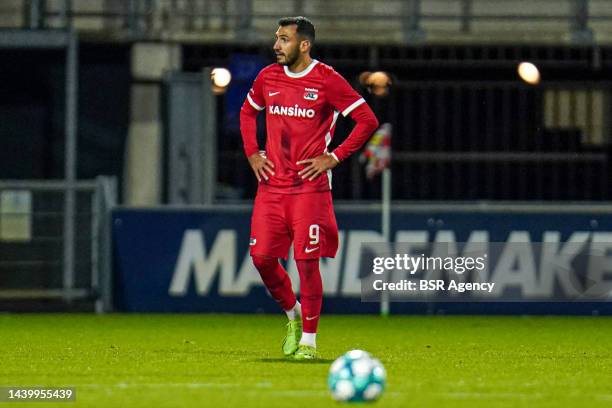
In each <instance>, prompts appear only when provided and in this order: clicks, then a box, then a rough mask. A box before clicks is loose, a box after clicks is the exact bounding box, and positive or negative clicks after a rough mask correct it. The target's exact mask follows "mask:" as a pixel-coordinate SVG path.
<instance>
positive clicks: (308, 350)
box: [293, 344, 317, 360]
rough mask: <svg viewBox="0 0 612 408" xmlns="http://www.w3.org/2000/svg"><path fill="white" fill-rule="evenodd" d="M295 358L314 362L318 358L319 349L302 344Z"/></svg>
mask: <svg viewBox="0 0 612 408" xmlns="http://www.w3.org/2000/svg"><path fill="white" fill-rule="evenodd" d="M293 358H294V359H296V360H314V359H315V358H317V349H316V348H314V347H312V346H307V345H305V344H300V345H299V346H298V349H297V351H296V352H295V354H294V355H293Z"/></svg>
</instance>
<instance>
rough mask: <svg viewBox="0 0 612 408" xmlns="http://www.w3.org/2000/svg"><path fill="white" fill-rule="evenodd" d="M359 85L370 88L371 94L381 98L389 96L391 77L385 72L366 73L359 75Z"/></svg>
mask: <svg viewBox="0 0 612 408" xmlns="http://www.w3.org/2000/svg"><path fill="white" fill-rule="evenodd" d="M359 83H360V84H361V85H363V86H365V87H367V88H368V91H370V93H371V94H373V95H375V96H379V97H383V96H387V95H388V94H389V87H390V86H391V83H392V81H391V76H390V75H389V74H387V73H386V72H383V71H376V72H369V71H365V72H362V73H361V74H360V75H359Z"/></svg>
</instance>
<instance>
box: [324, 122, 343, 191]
mask: <svg viewBox="0 0 612 408" xmlns="http://www.w3.org/2000/svg"><path fill="white" fill-rule="evenodd" d="M339 115H340V112H338V111H334V118H333V119H332V122H331V125H329V131H328V132H327V134H326V135H325V153H327V146H329V144H330V142H331V139H332V137H331V130H332V129H333V128H334V125H335V124H336V120H338V116H339ZM332 155H333V156H334V158H335V159H336V161H338V158H337V157H336V155H335V154H333V153H332ZM327 180H328V181H329V189H330V190H331V188H332V172H331V170H327Z"/></svg>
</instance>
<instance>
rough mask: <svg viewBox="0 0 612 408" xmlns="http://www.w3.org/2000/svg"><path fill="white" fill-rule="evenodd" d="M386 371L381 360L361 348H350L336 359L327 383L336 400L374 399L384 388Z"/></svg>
mask: <svg viewBox="0 0 612 408" xmlns="http://www.w3.org/2000/svg"><path fill="white" fill-rule="evenodd" d="M386 379H387V373H386V372H385V368H384V367H383V365H382V364H381V362H380V361H379V360H378V359H376V358H374V357H372V356H371V355H370V353H368V352H366V351H363V350H351V351H349V352H347V353H346V354H344V355H343V356H342V357H339V358H338V359H336V361H334V362H333V364H332V365H331V367H330V369H329V376H328V378H327V384H328V385H329V389H330V391H331V394H332V397H333V398H334V399H335V400H336V401H347V402H362V401H374V400H376V399H378V398H380V396H381V395H382V393H383V391H384V389H385V382H386Z"/></svg>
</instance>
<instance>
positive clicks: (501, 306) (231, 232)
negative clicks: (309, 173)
mask: <svg viewBox="0 0 612 408" xmlns="http://www.w3.org/2000/svg"><path fill="white" fill-rule="evenodd" d="M578 207H579V206H577V207H575V209H574V208H573V207H572V206H565V207H548V209H547V208H544V209H542V208H538V207H537V206H526V207H524V208H521V207H520V206H512V207H508V208H506V209H504V208H503V207H498V208H495V209H491V208H488V209H487V208H484V209H483V208H481V209H478V208H477V207H472V208H476V209H474V210H466V208H469V207H463V208H459V207H458V209H457V210H453V209H452V208H453V207H452V206H447V207H445V208H444V209H441V210H437V209H436V208H435V207H431V209H430V210H428V209H427V208H428V207H426V206H420V207H419V209H418V210H416V209H415V210H414V211H413V210H410V209H406V208H404V209H401V208H398V209H394V211H393V212H392V223H391V224H392V236H393V237H396V236H397V234H398V233H400V234H401V233H405V232H406V231H412V232H414V231H420V232H422V233H426V234H427V236H428V237H429V239H430V240H434V239H435V237H436V235H437V234H440V233H443V234H446V235H445V236H447V237H448V236H452V237H453V238H454V240H455V241H456V242H466V241H467V240H468V239H469V237H470V234H472V233H473V232H474V231H486V234H487V235H488V238H489V241H490V242H499V243H504V242H506V241H507V240H508V239H509V237H510V236H511V234H513V233H516V232H520V233H527V234H528V236H529V239H530V240H531V242H534V243H536V242H540V241H541V240H542V237H543V235H544V234H545V233H551V232H552V233H558V234H559V236H560V237H561V243H564V242H567V241H568V240H570V239H571V238H572V234H575V233H576V232H577V231H580V232H586V233H588V234H589V237H590V238H589V239H590V240H593V239H594V237H595V236H597V237H599V238H601V237H605V238H606V239H607V237H608V235H607V234H612V215H610V214H611V213H610V212H607V211H606V208H605V207H603V206H600V207H592V208H586V207H580V208H578ZM550 208H555V209H552V210H551V209H550ZM336 213H337V219H338V224H339V228H340V234H341V235H340V237H341V246H340V249H339V252H338V256H337V257H336V259H334V260H323V261H322V274H323V278H324V291H325V295H324V303H323V309H324V313H378V312H379V308H380V305H379V304H378V303H367V302H362V301H361V299H360V281H359V276H358V275H359V268H360V267H359V259H360V243H361V242H376V241H380V240H381V239H382V236H381V234H380V215H379V214H380V213H379V212H378V211H377V210H376V209H374V208H366V207H361V209H360V208H359V207H340V208H338V209H337V211H336ZM249 227H250V209H248V208H245V207H240V208H225V209H210V210H194V209H176V210H173V209H144V210H137V209H122V208H119V209H116V210H114V211H113V214H112V231H113V265H114V268H113V269H114V271H113V274H114V277H113V280H114V303H115V308H116V309H117V310H118V311H126V312H221V313H274V312H278V311H279V309H278V306H277V305H276V303H275V302H274V301H273V300H272V299H271V298H270V296H269V295H268V294H267V292H266V290H265V289H264V288H263V287H262V286H261V283H260V279H259V276H258V274H257V272H256V271H255V269H254V268H253V266H252V264H251V260H250V257H249V255H248V249H249ZM611 236H612V235H611ZM611 245H612V244H611ZM610 252H611V253H612V248H610ZM604 255H605V256H604V260H605V261H606V262H608V261H607V260H608V258H607V256H608V254H607V253H606V254H604ZM609 259H611V260H612V258H609ZM609 265H612V262H610V263H609ZM287 268H288V271H289V273H290V275H291V276H292V277H295V276H297V271H296V270H295V266H294V262H292V260H291V256H290V257H289V261H288V265H287ZM610 269H611V270H610V271H609V274H608V273H604V274H603V275H602V276H603V279H606V278H607V279H611V282H612V266H611V267H610ZM535 272H536V276H537V277H536V281H537V279H541V276H539V274H540V273H542V271H535ZM293 280H294V282H295V281H297V279H293ZM519 286H520V285H519ZM555 286H556V285H555ZM515 289H517V288H515ZM524 289H528V288H525V287H523V288H521V287H519V288H518V290H519V292H520V291H521V290H524ZM558 290H559V288H558V287H556V288H555V291H558ZM553 298H554V299H557V300H556V301H552V299H553ZM559 299H560V297H559V294H558V293H554V294H553V293H552V292H551V293H550V301H547V300H546V298H544V301H538V302H533V301H523V302H521V301H511V302H509V301H505V300H504V298H503V296H501V297H499V298H497V299H492V301H487V302H402V303H399V302H398V303H395V302H394V303H392V304H391V313H392V314H408V313H410V314H421V313H427V314H458V313H461V314H589V315H590V314H594V315H596V314H612V303H611V302H609V301H607V300H606V299H603V300H593V301H589V300H588V299H587V301H584V299H583V301H571V300H569V298H568V300H567V301H563V300H561V301H560V300H559ZM561 299H562V298H561Z"/></svg>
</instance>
